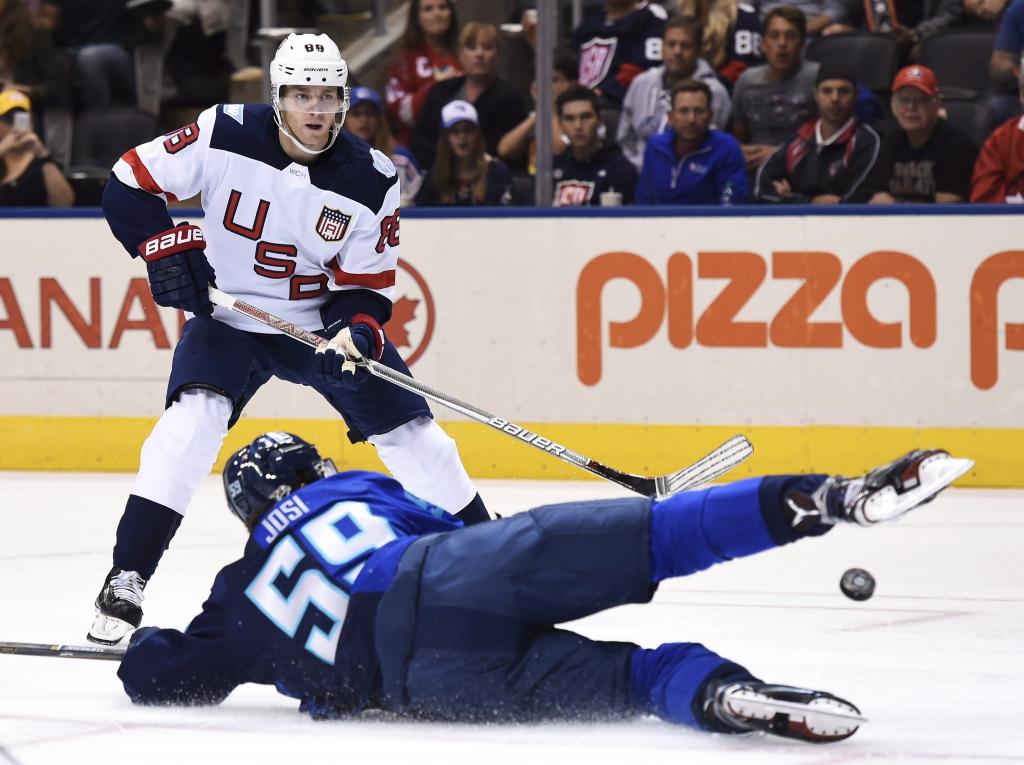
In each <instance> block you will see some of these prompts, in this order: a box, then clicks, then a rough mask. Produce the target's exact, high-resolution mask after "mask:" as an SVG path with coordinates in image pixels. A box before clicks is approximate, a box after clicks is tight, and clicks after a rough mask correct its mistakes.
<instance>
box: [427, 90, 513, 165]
mask: <svg viewBox="0 0 1024 765" xmlns="http://www.w3.org/2000/svg"><path fill="white" fill-rule="evenodd" d="M465 83H466V78H465V77H452V78H451V79H448V80H442V81H441V82H439V83H437V84H436V85H434V87H432V88H431V89H430V92H429V93H427V99H426V101H424V102H423V108H422V109H420V114H419V117H417V118H416V124H415V125H414V126H413V131H412V139H411V140H410V141H409V148H410V149H412V153H413V154H414V155H415V157H416V161H417V162H419V163H420V167H433V166H434V153H435V152H436V151H437V139H438V136H440V134H441V109H442V108H444V105H445V104H447V103H448V102H449V101H454V100H456V99H460V98H464V93H463V92H462V91H463V87H464V85H465ZM466 100H468V99H466ZM473 106H474V107H475V108H476V112H477V115H478V116H479V117H480V132H482V133H483V134H484V141H486V143H487V152H488V154H492V155H494V156H497V154H498V142H499V141H500V140H501V137H502V136H503V135H505V133H507V132H508V131H510V130H511V129H512V128H514V127H515V126H516V125H518V124H519V123H520V122H522V121H523V120H525V119H526V117H527V115H528V114H529V110H528V109H527V108H526V104H525V103H524V102H523V99H522V97H521V96H520V95H519V93H517V92H516V91H515V90H514V89H513V88H512V86H511V85H509V84H508V83H507V82H505V80H503V79H501V78H500V77H497V78H495V80H494V82H492V83H491V85H490V87H488V88H487V90H485V91H484V92H483V93H481V94H480V97H479V98H477V100H476V101H474V102H473ZM525 162H526V160H525V158H524V159H523V166H524V167H525Z"/></svg>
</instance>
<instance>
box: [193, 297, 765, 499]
mask: <svg viewBox="0 0 1024 765" xmlns="http://www.w3.org/2000/svg"><path fill="white" fill-rule="evenodd" d="M210 300H211V301H212V302H213V303H215V304H216V305H219V306H221V307H223V308H227V309H229V310H231V311H234V312H235V313H240V314H242V315H243V316H248V317H249V318H250V319H254V320H255V321H258V322H259V323H260V324H265V325H266V326H268V327H272V328H273V329H276V330H277V331H279V332H282V333H284V334H286V335H289V336H291V337H293V338H295V339H296V340H298V341H299V342H302V343H305V344H306V345H308V346H310V347H311V348H319V347H320V346H322V345H325V344H326V343H327V341H326V340H324V339H323V338H322V337H320V336H319V335H316V334H314V333H312V332H310V331H308V330H305V329H303V328H302V327H298V326H296V325H294V324H292V323H291V322H289V321H285V320H284V319H280V318H278V317H277V316H274V315H272V314H269V313H267V312H266V311H264V310H262V309H259V308H256V307H255V306H252V305H249V304H248V303H246V302H244V301H242V300H239V299H238V298H236V297H233V296H231V295H229V294H227V293H226V292H222V291H221V290H219V289H217V288H216V287H210ZM356 366H359V367H362V368H363V369H365V370H366V371H367V372H368V373H370V374H372V375H373V376H374V377H380V378H382V379H384V380H387V381H388V382H390V383H392V384H394V385H397V386H398V387H399V388H404V389H405V390H408V391H411V392H413V393H418V394H419V395H421V396H423V397H424V398H428V399H430V400H431V401H435V402H437V403H438V404H441V405H442V406H446V407H448V408H449V409H452V410H454V411H456V412H459V413H460V414H464V415H466V416H467V417H469V418H471V419H474V420H476V421H477V422H482V423H483V424H484V425H489V426H490V427H492V428H494V429H495V430H497V431H499V432H501V433H505V434H506V435H509V436H513V437H514V438H517V439H519V440H520V441H522V442H523V443H525V444H529V445H530V446H533V447H535V448H537V449H540V450H541V451H543V452H545V453H547V454H550V455H552V456H553V457H557V458H558V459H560V460H562V461H563V462H568V463H570V464H573V465H576V466H577V467H580V468H583V469H584V470H586V471H588V472H590V473H593V474H594V475H598V476H600V477H601V478H604V479H606V480H608V481H613V482H614V483H617V484H619V485H620V486H625V487H626V488H627V489H630V490H631V491H635V492H636V493H637V494H643V495H644V496H647V497H654V498H656V499H664V498H665V497H670V496H672V495H673V494H676V493H678V492H680V491H685V490H686V489H692V488H694V487H695V486H700V485H701V484H703V483H707V482H708V481H712V480H714V479H715V478H718V477H719V476H720V475H722V474H724V473H727V472H728V471H730V470H732V469H733V468H734V467H736V466H737V465H738V464H740V463H741V462H743V460H745V459H746V458H747V457H749V456H750V455H751V454H753V452H754V447H753V446H751V444H750V441H748V440H747V438H746V437H745V436H741V435H738V436H733V437H732V438H730V439H729V440H728V441H726V442H725V443H724V444H722V445H721V446H719V447H718V448H717V449H715V450H714V451H712V452H710V453H709V454H707V455H706V456H704V457H702V458H701V459H699V460H697V461H696V462H694V463H693V464H692V465H688V466H687V467H684V468H683V469H682V470H678V471H676V472H675V473H669V474H667V475H662V476H642V475H634V474H633V473H624V472H622V471H621V470H616V469H615V468H612V467H608V466H607V465H603V464H601V463H600V462H598V461H597V460H594V459H591V458H590V457H585V456H583V455H582V454H579V453H577V452H574V451H573V450H572V449H567V448H566V447H564V446H562V445H561V444H558V443H555V442H554V441H552V440H551V439H548V438H544V437H543V436H541V435H539V434H537V433H534V432H533V431H531V430H527V429H526V428H524V427H522V426H521V425H516V424H515V423H514V422H510V421H509V420H506V419H504V418H502V417H496V416H495V415H493V414H491V413H490V412H485V411H484V410H483V409H480V408H478V407H475V406H473V405H472V404H467V403H466V402H464V401H460V400H459V399H457V398H455V397H454V396H449V395H448V394H447V393H443V392H441V391H439V390H436V389H435V388H431V387H430V386H429V385H425V384H423V383H421V382H419V381H418V380H415V379H413V378H412V377H409V376H408V375H405V374H402V373H401V372H399V371H397V370H394V369H392V368H391V367H389V366H386V365H384V364H381V363H379V362H377V361H374V360H373V359H363V360H361V361H358V362H356Z"/></svg>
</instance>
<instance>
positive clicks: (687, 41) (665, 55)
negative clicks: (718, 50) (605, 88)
mask: <svg viewBox="0 0 1024 765" xmlns="http://www.w3.org/2000/svg"><path fill="white" fill-rule="evenodd" d="M701 39H702V30H701V26H700V22H699V21H698V20H697V19H696V18H694V17H693V16H674V17H673V18H671V19H669V20H668V22H666V24H665V34H664V36H663V37H662V44H661V53H662V60H663V61H664V63H663V64H662V65H661V66H656V67H654V68H653V69H648V70H647V71H646V72H644V73H642V74H639V75H637V77H636V78H635V79H634V80H633V82H632V83H630V86H629V89H628V90H627V91H626V97H625V99H623V101H622V116H621V117H620V118H619V129H618V133H619V134H618V141H619V146H621V147H622V152H623V153H624V154H625V155H626V158H627V159H629V161H630V162H632V163H633V164H634V165H635V166H636V167H637V168H639V167H640V165H641V164H642V163H643V159H644V147H645V146H646V145H647V139H648V138H650V137H651V136H652V135H654V134H655V133H660V132H661V131H662V130H664V129H665V119H666V116H667V115H668V109H669V94H670V93H671V92H672V88H673V87H675V86H676V85H677V84H678V83H680V82H682V81H683V80H698V81H700V82H703V83H705V84H706V85H707V86H708V88H710V89H711V126H712V127H716V128H725V127H726V125H727V124H728V122H729V110H730V109H731V108H732V102H731V100H730V98H729V92H728V91H727V90H726V89H725V86H724V85H722V83H721V82H720V81H719V79H718V77H717V76H716V75H715V72H714V70H713V69H712V68H711V66H710V65H709V64H708V62H707V61H705V60H704V59H702V58H700V49H701Z"/></svg>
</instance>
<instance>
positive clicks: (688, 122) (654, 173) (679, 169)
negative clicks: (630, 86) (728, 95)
mask: <svg viewBox="0 0 1024 765" xmlns="http://www.w3.org/2000/svg"><path fill="white" fill-rule="evenodd" d="M668 124H669V129H668V130H666V131H665V132H664V133H659V134H658V135H655V136H652V137H651V139H650V140H649V141H648V142H647V148H646V149H645V150H644V164H643V167H642V168H641V170H640V181H639V183H638V184H637V187H636V197H635V201H636V204H638V205H668V204H675V205H717V204H734V203H739V202H744V201H746V199H747V171H746V165H745V163H744V160H743V151H742V149H740V145H739V143H738V142H737V141H736V139H735V138H733V137H732V136H731V135H729V134H728V133H726V132H724V131H721V130H714V129H712V128H711V127H710V125H711V89H710V88H708V86H707V85H706V84H705V83H703V82H696V81H694V80H687V81H686V82H681V83H679V84H678V85H676V86H675V87H674V88H673V89H672V109H671V110H670V111H669V113H668Z"/></svg>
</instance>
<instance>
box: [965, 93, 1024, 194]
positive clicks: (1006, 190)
mask: <svg viewBox="0 0 1024 765" xmlns="http://www.w3.org/2000/svg"><path fill="white" fill-rule="evenodd" d="M1018 90H1019V92H1020V100H1021V102H1022V103H1024V73H1022V74H1021V76H1020V79H1019V85H1018ZM971 201H972V202H1000V203H1001V202H1009V203H1011V204H1024V117H1022V116H1020V115H1018V116H1015V117H1011V118H1010V119H1008V120H1007V121H1006V122H1004V123H1003V124H1002V125H1000V126H999V127H997V128H996V129H995V131H994V132H993V133H992V135H990V136H989V137H988V139H987V140H986V141H985V144H984V145H983V146H982V147H981V153H980V154H979V155H978V161H977V162H976V163H975V165H974V175H973V176H972V177H971Z"/></svg>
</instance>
